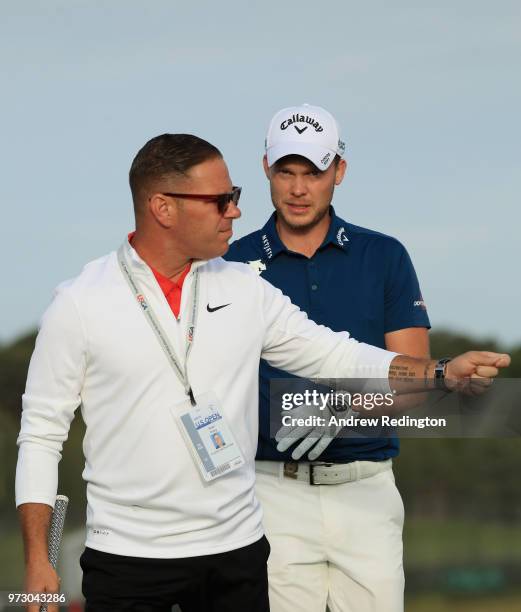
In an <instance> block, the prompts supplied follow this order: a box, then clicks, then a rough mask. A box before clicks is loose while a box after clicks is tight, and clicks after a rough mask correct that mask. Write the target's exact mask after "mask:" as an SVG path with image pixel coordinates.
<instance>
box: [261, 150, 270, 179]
mask: <svg viewBox="0 0 521 612" xmlns="http://www.w3.org/2000/svg"><path fill="white" fill-rule="evenodd" d="M262 167H263V168H264V174H265V175H266V178H267V179H268V181H269V180H270V167H269V166H268V158H267V157H266V155H264V157H263V158H262Z"/></svg>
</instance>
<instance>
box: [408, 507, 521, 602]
mask: <svg viewBox="0 0 521 612" xmlns="http://www.w3.org/2000/svg"><path fill="white" fill-rule="evenodd" d="M404 551H405V559H404V561H405V568H406V569H407V568H430V567H439V566H442V565H447V564H449V565H457V564H460V563H461V564H466V563H472V564H480V563H483V564H490V563H495V562H505V561H510V562H512V561H514V562H516V561H517V562H521V525H519V524H512V525H510V524H505V523H494V522H488V523H487V522H486V521H477V520H466V521H463V520H452V521H447V520H439V521H436V520H426V519H418V518H406V520H405V527H404ZM520 609H521V608H520Z"/></svg>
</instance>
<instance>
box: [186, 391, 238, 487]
mask: <svg viewBox="0 0 521 612" xmlns="http://www.w3.org/2000/svg"><path fill="white" fill-rule="evenodd" d="M195 399H196V402H197V403H196V405H195V406H192V405H191V404H190V401H189V400H188V399H187V400H186V401H184V402H183V403H182V404H181V405H179V404H177V405H176V406H175V407H174V413H175V417H176V420H177V423H178V424H179V427H180V428H181V432H182V434H183V438H184V439H185V443H186V445H187V446H188V448H189V450H190V452H191V454H192V457H193V458H194V460H195V463H196V465H197V467H198V469H199V471H200V473H201V476H202V477H203V478H204V480H206V481H207V482H209V481H211V480H215V479H216V478H219V477H220V476H224V475H225V474H227V473H228V472H231V471H232V470H236V469H237V468H239V467H241V465H244V458H243V456H242V453H241V451H240V449H239V447H238V445H237V443H236V442H235V439H234V437H233V434H232V432H231V429H230V428H229V427H228V424H227V423H226V421H225V419H224V415H223V413H222V410H221V408H220V406H219V403H218V401H217V398H216V397H215V395H214V394H213V393H204V394H202V395H198V396H196V398H195Z"/></svg>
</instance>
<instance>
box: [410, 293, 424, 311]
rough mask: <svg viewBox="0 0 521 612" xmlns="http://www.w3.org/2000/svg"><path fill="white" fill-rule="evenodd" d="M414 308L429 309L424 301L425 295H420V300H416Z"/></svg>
mask: <svg viewBox="0 0 521 612" xmlns="http://www.w3.org/2000/svg"><path fill="white" fill-rule="evenodd" d="M412 305H413V306H414V308H421V310H427V305H426V304H425V302H424V301H423V296H422V295H420V299H419V300H414V302H413V304H412Z"/></svg>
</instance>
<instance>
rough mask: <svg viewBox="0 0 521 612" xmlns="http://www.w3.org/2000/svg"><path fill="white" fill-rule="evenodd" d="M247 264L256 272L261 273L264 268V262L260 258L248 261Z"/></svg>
mask: <svg viewBox="0 0 521 612" xmlns="http://www.w3.org/2000/svg"><path fill="white" fill-rule="evenodd" d="M248 265H249V266H250V268H251V269H252V270H253V271H254V272H255V273H256V274H259V275H260V274H262V273H263V272H264V271H265V270H266V264H265V263H264V262H263V261H262V259H256V260H255V261H249V262H248Z"/></svg>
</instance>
